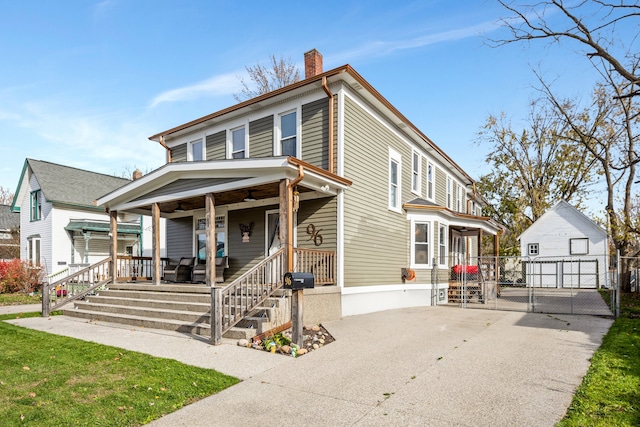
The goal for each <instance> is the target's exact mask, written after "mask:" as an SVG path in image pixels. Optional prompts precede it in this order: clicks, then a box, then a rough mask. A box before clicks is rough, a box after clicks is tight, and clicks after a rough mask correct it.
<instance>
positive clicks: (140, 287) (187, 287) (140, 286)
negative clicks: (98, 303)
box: [109, 283, 211, 295]
mask: <svg viewBox="0 0 640 427" xmlns="http://www.w3.org/2000/svg"><path fill="white" fill-rule="evenodd" d="M109 289H117V290H133V291H149V292H175V293H192V294H209V295H211V288H210V287H209V286H206V285H194V284H182V283H163V284H160V285H153V284H150V283H116V284H110V285H109Z"/></svg>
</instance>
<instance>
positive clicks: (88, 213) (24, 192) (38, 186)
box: [11, 159, 151, 277]
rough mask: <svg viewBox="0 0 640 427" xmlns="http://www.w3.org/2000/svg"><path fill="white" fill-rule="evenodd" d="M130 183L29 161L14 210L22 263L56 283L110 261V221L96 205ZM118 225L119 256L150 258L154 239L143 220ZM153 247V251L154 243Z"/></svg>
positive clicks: (125, 218)
mask: <svg viewBox="0 0 640 427" xmlns="http://www.w3.org/2000/svg"><path fill="white" fill-rule="evenodd" d="M129 182H130V180H129V179H124V178H117V177H115V176H109V175H104V174H99V173H95V172H90V171H86V170H82V169H76V168H73V167H69V166H64V165H59V164H55V163H50V162H45V161H41V160H34V159H26V160H25V162H24V167H23V168H22V173H21V175H20V181H19V183H18V187H17V189H16V192H15V197H14V200H13V205H12V206H11V209H12V211H13V212H18V213H19V218H20V229H21V237H20V258H21V259H23V260H28V261H30V262H32V263H33V264H34V265H39V266H40V267H42V268H43V269H44V271H45V274H46V276H49V277H51V276H57V275H60V274H62V275H64V274H65V273H67V272H69V271H70V270H71V271H73V270H74V269H77V268H79V267H83V266H86V265H89V264H92V263H95V262H97V261H100V260H103V259H104V258H106V257H107V256H109V216H108V215H107V214H106V213H105V211H104V208H101V207H98V206H96V205H95V204H94V201H95V200H96V199H97V198H98V197H99V196H101V195H102V194H105V193H108V192H110V191H113V190H115V189H117V188H119V187H122V186H123V185H125V184H127V183H129ZM118 220H119V224H118V231H119V235H118V236H119V237H118V253H119V254H120V255H134V256H140V255H144V237H145V236H144V233H146V234H149V235H150V234H151V233H150V232H145V230H144V228H145V223H144V220H143V218H142V216H141V215H140V214H132V213H129V214H125V213H122V215H120V216H119V217H118ZM147 241H148V242H149V243H148V246H149V247H150V246H151V244H150V237H148V238H147ZM147 252H148V253H150V251H149V250H148V251H147Z"/></svg>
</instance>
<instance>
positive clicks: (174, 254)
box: [166, 217, 193, 260]
mask: <svg viewBox="0 0 640 427" xmlns="http://www.w3.org/2000/svg"><path fill="white" fill-rule="evenodd" d="M166 238H167V257H169V258H170V259H172V260H177V259H179V258H182V257H190V256H193V218H192V217H187V218H176V219H167V236H166Z"/></svg>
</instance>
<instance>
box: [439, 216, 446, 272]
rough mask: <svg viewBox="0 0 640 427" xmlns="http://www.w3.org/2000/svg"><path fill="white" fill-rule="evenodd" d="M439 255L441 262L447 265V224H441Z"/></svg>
mask: <svg viewBox="0 0 640 427" xmlns="http://www.w3.org/2000/svg"><path fill="white" fill-rule="evenodd" d="M438 255H439V258H440V260H439V264H440V265H447V227H446V226H445V225H440V230H439V233H438Z"/></svg>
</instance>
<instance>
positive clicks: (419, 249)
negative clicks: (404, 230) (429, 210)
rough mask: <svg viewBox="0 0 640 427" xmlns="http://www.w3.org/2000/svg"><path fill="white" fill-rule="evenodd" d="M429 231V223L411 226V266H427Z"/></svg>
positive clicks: (418, 223) (417, 223)
mask: <svg viewBox="0 0 640 427" xmlns="http://www.w3.org/2000/svg"><path fill="white" fill-rule="evenodd" d="M429 230H430V223H428V222H416V223H414V225H413V248H412V249H413V257H412V259H413V264H414V265H420V266H427V265H429Z"/></svg>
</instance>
